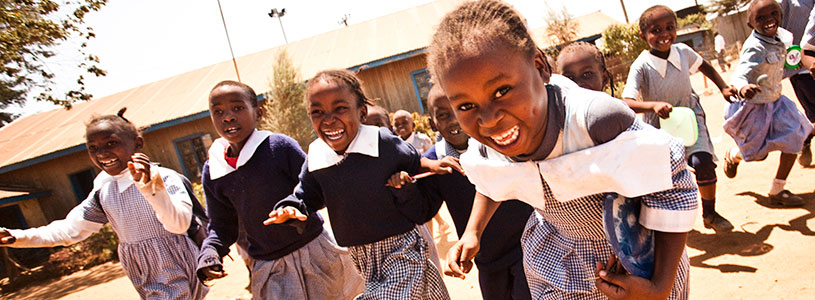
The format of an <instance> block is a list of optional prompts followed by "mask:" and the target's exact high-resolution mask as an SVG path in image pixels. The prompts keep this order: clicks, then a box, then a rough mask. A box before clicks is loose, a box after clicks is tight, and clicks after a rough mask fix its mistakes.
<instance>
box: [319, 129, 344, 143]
mask: <svg viewBox="0 0 815 300" xmlns="http://www.w3.org/2000/svg"><path fill="white" fill-rule="evenodd" d="M343 134H345V129H338V130H331V131H329V130H323V135H325V138H327V139H328V140H330V141H336V140H339V139H341V138H342V136H343Z"/></svg>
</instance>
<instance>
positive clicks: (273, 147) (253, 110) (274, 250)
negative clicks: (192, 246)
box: [198, 80, 363, 299]
mask: <svg viewBox="0 0 815 300" xmlns="http://www.w3.org/2000/svg"><path fill="white" fill-rule="evenodd" d="M209 111H210V116H211V118H212V125H213V127H215V130H216V131H217V132H218V135H220V136H221V138H219V139H217V140H215V141H214V142H213V143H212V146H211V147H210V149H209V160H207V162H206V163H205V164H204V169H203V171H202V176H201V178H202V179H201V180H202V182H203V186H204V195H205V196H206V200H207V215H209V217H210V223H209V236H208V237H207V239H206V240H205V241H204V244H203V246H202V247H201V254H200V256H199V258H198V274H199V276H200V277H201V278H202V279H215V278H221V277H224V276H226V275H227V274H226V273H225V272H224V271H223V267H222V258H223V256H225V255H227V254H228V253H229V246H231V245H232V244H233V243H235V241H236V240H237V239H238V237H239V234H238V233H239V231H244V232H245V236H246V241H247V244H248V247H247V249H246V250H247V254H248V255H249V257H251V259H252V267H251V274H252V275H251V280H252V282H250V286H251V287H250V291H251V292H252V297H253V298H254V299H349V298H353V297H354V296H356V295H358V294H359V293H361V292H362V288H363V285H362V284H363V282H362V278H360V277H359V275H358V274H357V273H356V271H355V270H354V267H353V265H352V264H351V259H350V256H349V255H348V251H347V250H346V249H343V248H340V247H339V246H337V245H336V242H334V239H333V238H332V237H331V235H330V234H329V233H328V232H327V231H326V230H325V229H324V228H323V220H322V218H321V217H320V216H319V215H318V214H317V212H316V211H312V212H311V214H309V218H308V220H307V221H305V222H304V224H305V226H303V229H302V230H301V231H298V230H296V229H295V228H293V227H291V226H285V225H272V226H264V225H263V220H265V219H266V215H267V212H268V211H270V210H272V209H273V208H274V206H275V204H277V202H278V201H279V200H280V199H283V198H285V197H286V196H288V195H290V194H291V192H292V191H293V190H294V187H295V186H296V185H297V183H298V179H297V175H298V174H299V173H300V169H301V167H302V166H303V162H304V161H305V154H304V153H303V151H302V150H300V146H299V145H297V142H296V141H294V140H293V139H292V138H290V137H288V136H285V135H282V134H276V133H271V132H268V131H260V130H256V129H255V127H256V125H257V122H258V121H260V119H261V116H262V115H263V111H262V108H261V107H258V105H257V95H256V94H255V91H254V90H253V89H252V88H251V87H249V86H248V85H246V84H243V83H240V82H235V81H228V80H227V81H222V82H220V83H218V84H217V85H215V87H214V88H212V91H211V92H210V94H209Z"/></svg>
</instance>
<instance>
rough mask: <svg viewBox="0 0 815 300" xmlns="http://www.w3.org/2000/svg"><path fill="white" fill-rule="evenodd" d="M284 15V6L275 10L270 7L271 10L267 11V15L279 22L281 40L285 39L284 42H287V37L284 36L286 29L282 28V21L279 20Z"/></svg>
mask: <svg viewBox="0 0 815 300" xmlns="http://www.w3.org/2000/svg"><path fill="white" fill-rule="evenodd" d="M285 15H286V9H285V8H281V9H280V10H277V8H272V11H271V12H269V17H272V18H277V22H279V23H280V31H282V32H283V40H284V41H286V44H288V43H289V39H288V38H286V31H285V30H283V21H281V20H280V19H282V18H283V16H285Z"/></svg>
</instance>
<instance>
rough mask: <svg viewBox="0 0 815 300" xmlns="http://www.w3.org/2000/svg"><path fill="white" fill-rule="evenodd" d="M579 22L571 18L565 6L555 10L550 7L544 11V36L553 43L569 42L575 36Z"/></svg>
mask: <svg viewBox="0 0 815 300" xmlns="http://www.w3.org/2000/svg"><path fill="white" fill-rule="evenodd" d="M578 26H579V24H577V21H575V20H574V19H572V15H571V14H569V11H568V10H566V7H565V6H564V7H563V8H561V9H560V11H555V10H554V9H552V8H551V7H549V8H548V11H547V12H546V36H547V38H548V39H549V41H550V42H552V44H553V45H563V44H567V43H571V42H572V41H573V40H574V39H575V38H576V37H577V29H578Z"/></svg>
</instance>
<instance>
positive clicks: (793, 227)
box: [738, 192, 815, 236]
mask: <svg viewBox="0 0 815 300" xmlns="http://www.w3.org/2000/svg"><path fill="white" fill-rule="evenodd" d="M738 195H739V196H750V197H753V198H755V199H756V200H755V202H756V203H757V204H758V205H761V206H764V207H766V208H772V209H805V210H806V211H807V212H808V213H807V214H804V215H801V216H800V217H797V218H795V219H792V220H789V222H788V224H777V225H776V226H777V227H778V228H779V229H781V230H785V231H797V232H800V233H801V234H802V235H804V236H815V231H813V230H812V229H811V228H809V227H808V226H807V221H808V220H810V219H812V218H815V193H804V194H798V196H801V198H804V203H805V204H804V206H801V207H782V206H778V205H772V204H770V199H769V198H767V196H764V195H760V194H757V193H754V192H743V193H739V194H738Z"/></svg>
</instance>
